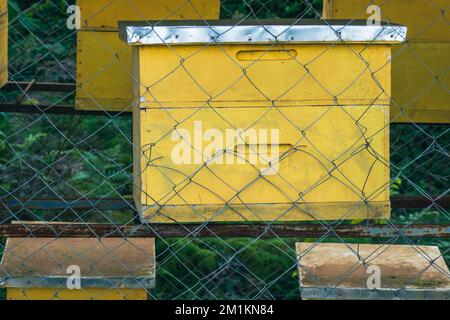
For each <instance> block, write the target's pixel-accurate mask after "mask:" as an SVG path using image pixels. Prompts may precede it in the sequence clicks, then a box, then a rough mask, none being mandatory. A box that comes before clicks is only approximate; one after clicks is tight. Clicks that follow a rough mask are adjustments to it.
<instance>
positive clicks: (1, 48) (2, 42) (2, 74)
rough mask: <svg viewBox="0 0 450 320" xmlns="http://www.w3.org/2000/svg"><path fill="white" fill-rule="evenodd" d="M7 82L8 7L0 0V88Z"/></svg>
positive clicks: (4, 0) (4, 1) (3, 0)
mask: <svg viewBox="0 0 450 320" xmlns="http://www.w3.org/2000/svg"><path fill="white" fill-rule="evenodd" d="M7 82H8V8H7V2H6V0H0V88H1V87H2V86H4V85H5V84H6V83H7Z"/></svg>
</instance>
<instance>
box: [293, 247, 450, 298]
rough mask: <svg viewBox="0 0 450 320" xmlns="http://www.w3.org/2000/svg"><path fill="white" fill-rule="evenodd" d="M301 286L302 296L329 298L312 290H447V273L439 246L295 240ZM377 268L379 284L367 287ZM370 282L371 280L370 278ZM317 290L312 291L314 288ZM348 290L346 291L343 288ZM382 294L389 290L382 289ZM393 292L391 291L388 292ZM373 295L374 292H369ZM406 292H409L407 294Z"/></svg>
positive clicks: (449, 278) (449, 277) (449, 279)
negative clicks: (300, 241) (296, 241)
mask: <svg viewBox="0 0 450 320" xmlns="http://www.w3.org/2000/svg"><path fill="white" fill-rule="evenodd" d="M296 250H297V255H298V259H299V276H300V287H301V292H302V297H303V298H325V299H326V298H330V297H331V295H330V296H326V295H325V296H322V297H321V296H315V295H312V294H311V293H314V292H317V293H319V292H321V291H320V289H322V292H326V291H325V290H324V289H325V288H330V289H331V291H330V292H333V289H338V290H339V292H340V293H341V294H342V298H345V297H346V292H347V293H350V294H351V293H352V292H355V291H352V289H353V290H354V289H359V291H357V292H358V294H360V295H361V296H360V297H361V298H364V296H365V295H364V291H367V292H368V293H369V292H370V291H373V290H375V291H376V290H383V289H385V290H386V289H388V290H401V291H399V292H398V294H399V297H401V294H402V293H405V295H408V291H410V290H412V291H415V290H428V291H430V292H433V291H437V292H439V293H442V291H444V292H443V294H445V293H446V294H449V293H450V273H449V270H448V268H447V266H446V264H445V261H444V259H443V257H442V254H441V252H440V250H439V248H438V247H434V246H415V245H393V244H388V245H386V244H381V245H378V244H348V243H297V244H296ZM369 268H377V272H378V271H379V276H380V278H379V279H380V283H379V285H380V286H379V287H376V288H368V287H369V285H368V283H369V282H370V281H371V280H369V282H368V278H369V276H370V275H371V274H372V273H373V271H371V270H373V269H369ZM370 283H372V282H370ZM316 289H317V291H314V290H316ZM346 290H349V291H346ZM384 293H385V294H387V293H389V291H388V292H384ZM390 293H392V291H391V292H390ZM367 296H372V297H373V294H372V295H371V294H368V295H367ZM408 296H409V295H408Z"/></svg>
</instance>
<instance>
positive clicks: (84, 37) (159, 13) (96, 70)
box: [75, 0, 220, 111]
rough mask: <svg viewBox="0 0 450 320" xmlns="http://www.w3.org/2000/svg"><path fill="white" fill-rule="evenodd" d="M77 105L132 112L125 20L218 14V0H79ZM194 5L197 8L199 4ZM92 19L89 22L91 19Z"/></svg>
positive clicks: (215, 17) (128, 50) (77, 107)
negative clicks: (122, 24) (123, 31)
mask: <svg viewBox="0 0 450 320" xmlns="http://www.w3.org/2000/svg"><path fill="white" fill-rule="evenodd" d="M77 3H78V5H79V6H80V10H81V15H82V20H83V23H82V31H79V32H78V34H77V42H78V44H77V84H78V87H77V91H76V101H75V108H76V109H78V110H101V111H131V107H130V105H131V103H132V94H131V82H132V75H131V48H129V47H128V46H127V45H126V44H125V43H124V42H122V41H120V40H119V35H118V33H117V29H118V28H117V23H118V21H121V20H183V19H200V16H201V17H203V18H205V19H218V18H219V13H220V1H219V0H193V1H185V0H170V1H167V0H164V1H163V0H138V1H133V6H131V5H130V3H129V1H127V0H114V1H110V0H97V1H92V0H78V2H77ZM194 7H195V9H194ZM86 23H87V24H86Z"/></svg>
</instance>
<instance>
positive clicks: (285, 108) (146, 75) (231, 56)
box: [121, 21, 406, 222]
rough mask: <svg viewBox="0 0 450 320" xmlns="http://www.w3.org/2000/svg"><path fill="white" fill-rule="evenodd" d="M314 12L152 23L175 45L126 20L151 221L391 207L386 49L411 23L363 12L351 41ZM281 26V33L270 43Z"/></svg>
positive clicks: (139, 189)
mask: <svg viewBox="0 0 450 320" xmlns="http://www.w3.org/2000/svg"><path fill="white" fill-rule="evenodd" d="M231 23H233V22H231ZM309 23H313V22H307V21H303V22H302V24H296V25H293V26H291V25H290V22H289V23H287V22H285V24H280V25H269V24H268V25H265V26H251V25H246V26H241V28H239V27H234V28H236V29H234V31H232V32H227V33H226V34H227V35H226V38H224V39H220V37H219V38H215V39H212V34H215V35H218V34H222V33H223V31H224V30H227V29H229V26H227V24H230V22H220V23H215V24H214V27H213V28H211V27H201V26H199V25H196V24H197V23H194V22H191V23H190V24H189V25H186V26H160V27H156V28H155V29H153V30H154V31H153V32H154V33H155V34H156V33H157V34H158V35H160V36H162V37H163V38H164V42H170V43H171V46H170V47H168V46H166V45H164V44H163V45H161V37H159V36H158V37H156V36H155V34H152V31H150V30H149V29H148V28H147V27H142V26H141V27H139V26H130V25H128V26H127V24H124V25H123V32H121V35H122V38H126V40H127V41H128V43H129V44H131V45H135V47H133V50H134V51H133V79H134V80H135V81H134V85H133V90H134V94H135V105H134V112H133V119H134V123H133V126H134V129H133V132H134V141H133V142H134V146H135V150H134V151H135V153H134V158H135V161H134V176H135V189H134V197H135V202H136V204H137V207H138V210H139V212H140V214H141V216H142V218H143V220H146V221H151V222H174V221H176V222H188V221H189V222H198V221H201V222H203V221H207V220H213V221H275V220H280V221H300V220H314V219H319V220H334V219H336V220H337V219H356V218H367V219H371V218H385V217H389V211H390V210H389V188H388V185H389V98H388V96H389V95H390V72H391V71H390V64H389V63H388V61H389V59H390V43H391V42H393V41H397V40H396V37H397V36H398V35H401V36H403V37H404V36H406V30H405V28H403V27H399V26H395V27H388V28H383V29H382V28H367V27H366V26H361V25H359V24H355V25H354V26H352V27H347V28H346V29H345V31H344V32H343V33H342V34H341V35H340V37H341V38H342V39H345V40H346V41H345V44H343V43H342V42H340V41H339V38H337V36H336V33H335V32H334V31H332V29H331V28H329V27H328V26H325V25H321V24H317V22H314V23H315V24H314V25H310V24H309ZM335 27H336V28H338V27H339V25H338V24H337V25H335ZM286 29H289V33H286V32H285V31H286ZM305 30H308V31H309V32H308V33H304V32H303V31H305ZM244 31H245V32H244ZM380 31H381V32H382V34H381V36H380ZM347 32H348V33H347ZM372 32H373V33H372ZM210 33H211V34H210ZM243 34H245V35H246V37H244V38H243V37H242V35H243ZM277 34H283V35H285V38H283V37H278V44H277V46H274V45H273V44H274V42H273V39H271V38H270V37H271V36H270V35H277ZM391 36H392V37H391ZM247 37H252V39H251V40H249V39H248V38H247ZM374 37H377V39H378V40H377V41H375V42H373V39H374ZM369 41H371V42H372V44H370V45H369V44H367V43H365V42H369ZM212 42H214V43H217V42H220V48H219V46H217V45H210V44H211V43H212ZM244 43H246V44H244ZM354 52H359V53H360V54H354ZM261 56H263V58H262V57H261ZM319 56H320V58H319V59H318V58H317V57H319ZM336 61H339V63H336ZM299 65H300V66H299ZM306 65H307V67H306V68H307V69H308V72H305V66H306ZM244 70H245V72H244ZM370 70H376V72H375V71H373V72H371V71H370ZM374 79H376V80H374ZM353 86H354V87H355V88H353ZM200 88H201V89H200ZM255 88H258V90H256V89H255Z"/></svg>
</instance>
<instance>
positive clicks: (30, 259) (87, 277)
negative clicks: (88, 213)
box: [0, 238, 155, 300]
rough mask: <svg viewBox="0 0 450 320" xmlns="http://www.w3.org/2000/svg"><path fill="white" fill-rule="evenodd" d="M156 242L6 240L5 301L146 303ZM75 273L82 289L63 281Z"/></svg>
mask: <svg viewBox="0 0 450 320" xmlns="http://www.w3.org/2000/svg"><path fill="white" fill-rule="evenodd" d="M154 246H155V243H154V239H148V238H146V239H140V238H133V239H126V240H125V239H113V238H105V239H101V240H100V239H96V238H95V239H88V238H83V239H81V238H58V239H54V238H9V239H8V240H7V242H6V246H5V250H4V254H3V257H2V261H1V266H0V283H1V284H2V286H3V287H6V288H7V290H6V292H7V299H8V300H146V299H147V290H150V289H152V288H154V283H155V247H154ZM73 267H78V268H79V272H80V273H79V275H80V286H81V287H80V288H73V289H70V288H68V286H67V282H68V281H69V282H70V281H71V280H70V279H68V278H69V276H71V275H73V270H74V269H73Z"/></svg>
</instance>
